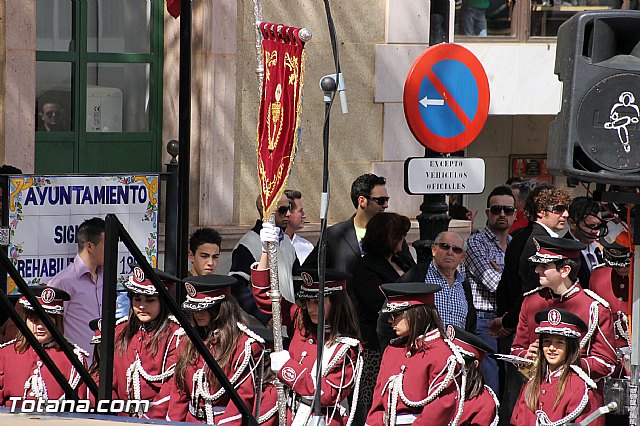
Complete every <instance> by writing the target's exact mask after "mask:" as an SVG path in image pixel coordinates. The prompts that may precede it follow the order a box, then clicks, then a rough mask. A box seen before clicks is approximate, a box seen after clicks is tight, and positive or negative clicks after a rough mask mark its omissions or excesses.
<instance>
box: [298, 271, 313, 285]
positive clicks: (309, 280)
mask: <svg viewBox="0 0 640 426" xmlns="http://www.w3.org/2000/svg"><path fill="white" fill-rule="evenodd" d="M300 278H302V282H303V283H304V286H305V287H313V277H312V276H311V274H309V273H308V272H302V273H300Z"/></svg>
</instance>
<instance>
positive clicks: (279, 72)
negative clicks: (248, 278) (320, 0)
mask: <svg viewBox="0 0 640 426" xmlns="http://www.w3.org/2000/svg"><path fill="white" fill-rule="evenodd" d="M260 31H261V32H262V36H263V38H264V39H263V41H262V57H263V60H264V77H263V79H262V94H261V96H260V115H259V117H258V134H257V139H256V150H257V153H258V178H259V180H260V191H261V192H260V193H261V196H262V205H263V206H265V208H264V211H263V219H264V220H267V219H268V218H269V216H270V215H271V213H272V212H273V210H274V209H275V208H276V206H277V204H278V200H279V199H280V197H281V196H282V193H283V192H284V190H285V189H286V186H285V185H286V184H287V178H288V177H289V172H290V171H291V166H292V165H293V160H294V157H295V153H296V149H297V147H298V137H299V135H298V128H299V127H300V112H301V110H302V86H303V73H304V63H305V57H306V56H305V51H304V42H303V41H302V40H300V38H299V37H298V33H299V31H300V28H294V27H288V26H286V25H279V24H274V23H271V22H262V23H261V24H260Z"/></svg>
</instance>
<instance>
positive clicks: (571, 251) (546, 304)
mask: <svg viewBox="0 0 640 426" xmlns="http://www.w3.org/2000/svg"><path fill="white" fill-rule="evenodd" d="M534 241H535V243H536V245H537V247H536V249H537V252H536V254H535V255H533V256H531V257H530V258H529V261H530V262H533V263H536V264H537V266H536V268H535V270H536V273H537V274H538V275H539V277H540V287H538V288H537V289H535V290H532V291H530V292H528V293H525V294H524V301H523V303H522V310H521V311H520V318H519V322H518V328H517V329H516V337H515V339H514V341H513V346H512V347H511V355H515V356H519V357H522V358H529V359H533V360H535V359H537V356H538V339H537V336H536V333H535V329H536V327H535V315H536V313H538V312H540V311H542V310H545V309H548V308H562V309H565V310H567V311H570V312H573V313H574V314H576V315H578V316H579V317H580V318H583V319H584V320H585V322H586V323H587V329H586V330H585V332H584V333H583V334H582V335H581V339H580V349H581V351H582V359H581V363H582V368H583V370H584V371H586V372H587V374H588V375H589V377H591V378H592V379H593V380H594V381H596V383H598V384H599V386H598V392H596V397H597V404H596V405H602V403H603V402H604V398H603V394H602V380H600V379H602V378H604V377H607V376H609V375H610V374H611V373H612V372H613V370H614V367H615V363H616V354H615V351H614V347H613V345H614V344H615V343H614V336H613V317H612V315H611V310H610V309H609V304H608V303H607V302H606V301H605V300H604V299H603V298H602V297H600V296H598V295H597V294H596V293H594V292H593V291H591V290H587V289H583V288H582V287H580V285H579V283H578V282H577V278H576V277H577V273H578V270H579V269H580V250H582V249H583V248H584V247H585V246H584V244H583V243H581V242H579V241H574V240H569V239H566V238H553V237H536V238H535V239H534Z"/></svg>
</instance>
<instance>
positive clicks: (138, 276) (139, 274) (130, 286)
mask: <svg viewBox="0 0 640 426" xmlns="http://www.w3.org/2000/svg"><path fill="white" fill-rule="evenodd" d="M153 272H155V274H156V275H157V276H158V278H160V280H161V281H162V282H163V283H164V284H165V285H167V284H170V283H179V282H180V281H181V280H180V279H179V278H176V277H174V276H173V275H171V274H168V273H166V272H164V271H161V270H160V269H156V268H154V269H153ZM122 285H123V286H124V288H126V289H127V290H128V291H130V292H131V293H134V294H143V295H146V296H157V295H158V290H156V287H155V286H154V285H153V283H152V282H151V280H150V279H149V278H148V277H145V274H144V271H143V270H142V268H141V267H139V266H136V265H134V266H133V272H132V274H131V275H130V276H129V279H127V281H125V282H124V283H123V284H122Z"/></svg>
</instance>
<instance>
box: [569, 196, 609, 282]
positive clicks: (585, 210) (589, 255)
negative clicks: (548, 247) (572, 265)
mask: <svg viewBox="0 0 640 426" xmlns="http://www.w3.org/2000/svg"><path fill="white" fill-rule="evenodd" d="M605 229H606V227H605V226H604V221H603V220H602V216H601V214H600V204H599V203H598V202H596V201H594V200H593V198H591V197H584V196H582V197H576V198H574V199H573V201H572V202H571V205H570V206H569V232H567V233H566V234H565V235H564V237H565V238H569V239H572V240H577V241H580V242H581V243H584V245H585V246H586V248H585V249H584V250H582V253H581V254H580V270H579V271H578V281H579V282H580V285H581V286H582V288H589V279H590V278H591V271H592V270H593V269H594V268H595V267H596V266H598V265H601V264H602V263H603V262H604V259H603V258H602V251H601V250H600V246H599V245H598V243H597V242H596V240H597V239H598V237H600V236H601V233H602V232H603V230H605Z"/></svg>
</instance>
